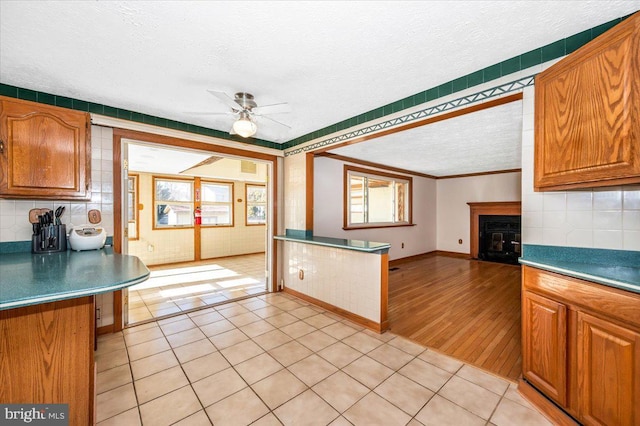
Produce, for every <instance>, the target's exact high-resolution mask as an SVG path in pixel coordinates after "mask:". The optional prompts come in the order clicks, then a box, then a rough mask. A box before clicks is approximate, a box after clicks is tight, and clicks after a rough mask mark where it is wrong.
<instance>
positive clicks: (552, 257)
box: [520, 244, 640, 293]
mask: <svg viewBox="0 0 640 426" xmlns="http://www.w3.org/2000/svg"><path fill="white" fill-rule="evenodd" d="M522 250H523V251H522V254H523V256H522V257H521V258H520V263H522V264H523V265H528V266H533V267H535V268H539V269H544V270H546V271H550V272H557V273H559V274H563V275H567V276H570V277H574V278H580V279H583V280H587V281H592V282H595V283H598V284H603V285H607V286H610V287H616V288H620V289H622V290H628V291H632V292H634V293H640V251H627V250H605V249H589V248H579V247H556V246H542V245H534V244H524V245H523V249H522Z"/></svg>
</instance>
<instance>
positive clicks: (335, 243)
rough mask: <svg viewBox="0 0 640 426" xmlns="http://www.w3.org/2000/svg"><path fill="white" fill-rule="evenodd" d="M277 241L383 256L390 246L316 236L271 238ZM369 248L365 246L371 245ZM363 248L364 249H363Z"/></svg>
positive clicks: (278, 236) (387, 244)
mask: <svg viewBox="0 0 640 426" xmlns="http://www.w3.org/2000/svg"><path fill="white" fill-rule="evenodd" d="M273 239H274V240H278V241H290V242H294V243H302V244H313V245H318V246H325V247H333V248H339V249H344V250H353V251H359V252H363V253H373V254H385V253H388V252H389V248H390V247H391V244H389V243H378V242H373V241H362V240H348V239H344V238H332V237H318V236H300V235H276V236H275V237H273ZM373 244H375V246H369V247H366V246H367V245H373ZM363 246H364V247H363Z"/></svg>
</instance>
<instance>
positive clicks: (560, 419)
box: [518, 379, 579, 426]
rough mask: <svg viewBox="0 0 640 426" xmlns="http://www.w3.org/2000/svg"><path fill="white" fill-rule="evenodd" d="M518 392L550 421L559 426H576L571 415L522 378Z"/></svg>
mask: <svg viewBox="0 0 640 426" xmlns="http://www.w3.org/2000/svg"><path fill="white" fill-rule="evenodd" d="M518 392H520V395H522V397H523V398H524V399H526V400H527V401H529V402H530V403H531V405H533V406H534V407H536V408H537V409H538V410H539V411H540V412H541V413H542V414H543V415H544V416H545V417H546V418H547V420H549V421H550V422H551V423H553V424H556V425H559V426H578V425H579V423H578V422H576V421H575V420H574V419H573V418H572V417H571V416H569V415H568V414H567V413H565V412H564V411H563V410H562V409H561V408H560V407H558V406H557V405H556V404H554V403H553V402H551V401H550V400H549V399H547V397H545V396H544V395H543V394H541V393H540V392H539V391H538V390H537V389H536V388H534V387H533V386H531V385H530V384H529V383H528V382H526V381H525V380H523V379H520V380H519V381H518Z"/></svg>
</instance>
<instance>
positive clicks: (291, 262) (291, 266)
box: [280, 241, 381, 323]
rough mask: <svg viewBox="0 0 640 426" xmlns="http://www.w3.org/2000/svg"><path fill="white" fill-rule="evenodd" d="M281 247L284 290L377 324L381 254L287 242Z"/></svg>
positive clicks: (378, 317) (378, 319) (378, 318)
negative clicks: (300, 274) (306, 296)
mask: <svg viewBox="0 0 640 426" xmlns="http://www.w3.org/2000/svg"><path fill="white" fill-rule="evenodd" d="M280 244H283V245H284V248H283V254H284V259H285V260H284V271H283V279H284V283H285V287H289V288H291V289H293V290H296V291H298V292H300V293H303V294H306V295H308V296H311V297H313V298H316V299H318V300H322V301H323V302H326V303H329V304H331V305H333V306H337V307H339V308H342V309H344V310H346V311H349V312H352V313H354V314H357V315H360V316H362V317H364V318H367V319H370V320H372V321H375V322H377V323H379V322H380V297H381V289H380V285H381V282H380V276H381V271H380V268H381V262H380V255H377V254H371V253H363V252H358V251H354V250H345V249H339V248H333V247H325V246H318V245H311V244H304V243H296V242H290V241H283V242H281V243H280ZM300 270H303V271H304V279H303V280H300V279H299V276H298V274H299V271H300Z"/></svg>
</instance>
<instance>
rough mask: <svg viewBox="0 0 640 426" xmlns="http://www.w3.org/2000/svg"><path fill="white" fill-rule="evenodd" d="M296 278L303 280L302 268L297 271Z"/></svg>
mask: <svg viewBox="0 0 640 426" xmlns="http://www.w3.org/2000/svg"><path fill="white" fill-rule="evenodd" d="M298 278H299V279H300V280H304V271H303V270H302V269H300V270H299V271H298Z"/></svg>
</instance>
